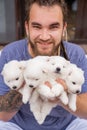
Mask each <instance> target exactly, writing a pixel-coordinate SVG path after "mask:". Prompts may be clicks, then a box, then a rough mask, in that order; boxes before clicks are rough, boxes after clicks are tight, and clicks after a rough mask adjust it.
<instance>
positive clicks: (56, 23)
mask: <svg viewBox="0 0 87 130" xmlns="http://www.w3.org/2000/svg"><path fill="white" fill-rule="evenodd" d="M31 24H32V25H38V26H42V25H41V24H40V23H37V22H32V23H31ZM49 26H50V27H52V26H60V23H58V22H55V23H52V24H50V25H49Z"/></svg>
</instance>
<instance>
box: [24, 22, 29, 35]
mask: <svg viewBox="0 0 87 130" xmlns="http://www.w3.org/2000/svg"><path fill="white" fill-rule="evenodd" d="M25 30H26V35H27V36H29V26H28V22H27V21H25Z"/></svg>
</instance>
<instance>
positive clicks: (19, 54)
mask: <svg viewBox="0 0 87 130" xmlns="http://www.w3.org/2000/svg"><path fill="white" fill-rule="evenodd" d="M63 44H64V47H65V49H66V53H67V55H68V57H69V59H70V61H71V62H72V63H75V64H76V65H77V66H78V67H80V68H82V69H83V70H84V72H85V73H84V75H85V83H84V85H83V87H82V93H84V92H87V59H86V57H85V52H84V50H83V49H82V48H81V47H79V46H77V45H75V44H72V43H68V42H63ZM30 58H31V56H30V55H29V52H28V42H27V39H23V40H20V41H16V42H13V43H11V44H9V45H7V46H6V47H4V49H3V50H2V53H1V57H0V72H1V71H2V69H3V66H4V64H5V63H7V62H9V61H11V60H14V59H15V60H18V61H20V60H28V59H30ZM8 91H9V88H8V86H6V85H5V84H4V82H3V77H2V76H1V75H0V95H3V94H5V93H7V92H8ZM73 119H75V116H73V115H72V114H70V113H69V112H68V111H66V110H65V109H63V108H62V107H60V106H57V107H55V108H53V109H52V111H51V113H50V114H49V115H48V116H47V117H46V120H45V122H44V123H43V124H42V125H39V124H38V123H37V121H36V120H35V118H34V116H33V114H32V112H31V111H30V108H29V104H24V105H22V106H21V108H20V110H19V112H18V113H17V114H16V115H15V116H14V117H13V118H12V119H11V120H10V121H11V122H14V123H16V124H17V125H19V126H20V127H21V128H22V129H23V130H65V128H66V127H67V126H68V124H69V123H70V122H71V121H72V120H73Z"/></svg>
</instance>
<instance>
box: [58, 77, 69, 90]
mask: <svg viewBox="0 0 87 130" xmlns="http://www.w3.org/2000/svg"><path fill="white" fill-rule="evenodd" d="M56 81H57V82H58V83H60V84H61V85H62V86H63V87H64V90H67V85H66V82H65V81H64V80H63V79H60V78H58V79H56Z"/></svg>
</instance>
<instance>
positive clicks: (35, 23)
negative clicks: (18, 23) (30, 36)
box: [31, 22, 41, 26]
mask: <svg viewBox="0 0 87 130" xmlns="http://www.w3.org/2000/svg"><path fill="white" fill-rule="evenodd" d="M31 24H32V25H38V26H41V24H39V23H37V22H32V23H31Z"/></svg>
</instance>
